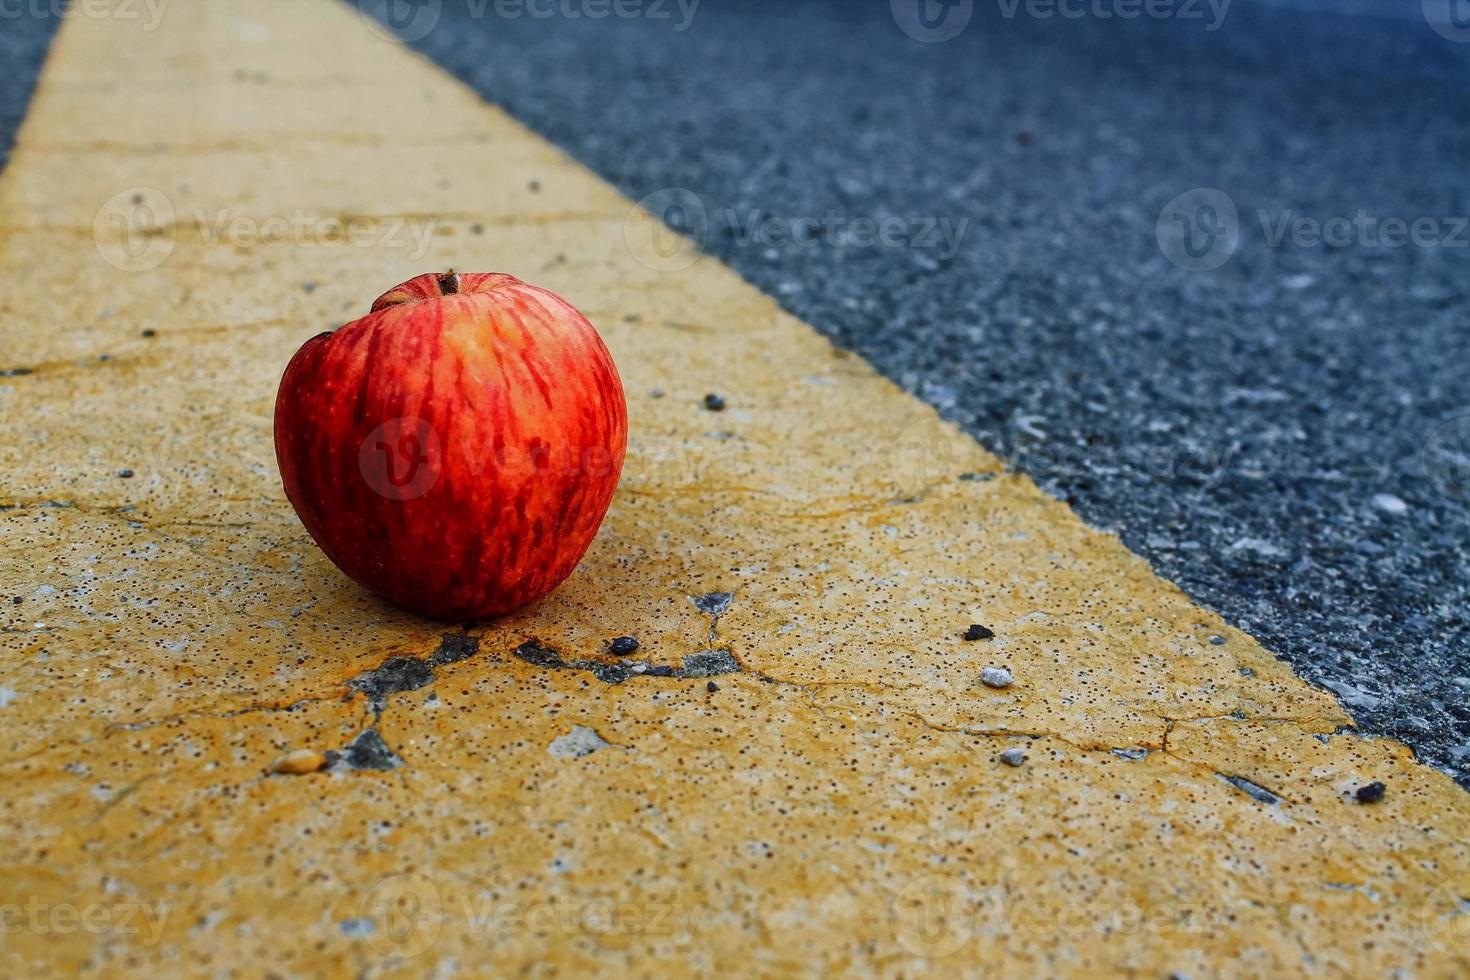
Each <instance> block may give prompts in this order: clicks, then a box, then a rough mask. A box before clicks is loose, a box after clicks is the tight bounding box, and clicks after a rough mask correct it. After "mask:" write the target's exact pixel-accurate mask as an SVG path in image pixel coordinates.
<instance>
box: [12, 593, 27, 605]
mask: <svg viewBox="0 0 1470 980" xmlns="http://www.w3.org/2000/svg"><path fill="white" fill-rule="evenodd" d="M10 601H11V602H13V603H15V604H16V605H17V606H18V605H20V604H21V603H22V602H25V600H24V599H22V598H21V597H20V596H18V595H17V596H11V597H10Z"/></svg>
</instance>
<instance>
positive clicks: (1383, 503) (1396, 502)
mask: <svg viewBox="0 0 1470 980" xmlns="http://www.w3.org/2000/svg"><path fill="white" fill-rule="evenodd" d="M1372 504H1373V506H1374V507H1376V508H1378V509H1379V510H1381V511H1383V513H1385V514H1392V515H1393V516H1395V517H1397V516H1398V515H1400V514H1407V513H1408V512H1409V505H1408V504H1406V503H1404V501H1403V499H1402V498H1400V497H1395V496H1394V495H1393V494H1391V493H1375V494H1374V495H1373V500H1372Z"/></svg>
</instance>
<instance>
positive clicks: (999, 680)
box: [980, 667, 1016, 687]
mask: <svg viewBox="0 0 1470 980" xmlns="http://www.w3.org/2000/svg"><path fill="white" fill-rule="evenodd" d="M980 682H981V683H982V684H984V685H985V686H986V687H1010V686H1011V685H1012V684H1014V683H1015V682H1016V679H1015V678H1014V677H1012V676H1011V672H1010V671H1008V670H1006V669H1005V668H1004V667H986V668H985V669H984V670H982V671H980Z"/></svg>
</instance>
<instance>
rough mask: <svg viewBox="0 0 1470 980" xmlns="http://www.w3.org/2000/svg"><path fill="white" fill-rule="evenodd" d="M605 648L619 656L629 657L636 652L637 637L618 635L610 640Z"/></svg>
mask: <svg viewBox="0 0 1470 980" xmlns="http://www.w3.org/2000/svg"><path fill="white" fill-rule="evenodd" d="M607 648H608V650H610V651H611V652H612V653H614V654H615V655H617V656H619V657H631V656H632V655H633V654H635V653H637V652H638V637H636V636H620V637H618V638H617V639H615V640H613V641H612V642H610V643H609V644H608V645H607Z"/></svg>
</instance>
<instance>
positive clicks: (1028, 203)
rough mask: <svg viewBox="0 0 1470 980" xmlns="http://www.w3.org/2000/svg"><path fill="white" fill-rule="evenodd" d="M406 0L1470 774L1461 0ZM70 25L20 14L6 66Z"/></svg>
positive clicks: (699, 221) (739, 254) (1171, 566)
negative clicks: (1128, 13)
mask: <svg viewBox="0 0 1470 980" xmlns="http://www.w3.org/2000/svg"><path fill="white" fill-rule="evenodd" d="M391 2H392V7H391V9H390V7H389V6H388V5H387V3H386V2H376V0H364V2H363V4H362V6H363V7H364V8H365V9H366V11H367V12H368V13H369V14H375V15H377V16H378V17H380V18H381V19H383V20H385V21H386V22H388V23H391V24H393V25H394V27H395V28H396V29H397V30H398V31H399V33H400V35H401V36H402V37H403V38H404V39H405V40H408V41H409V42H410V43H412V44H413V45H414V46H415V47H417V48H418V49H419V50H420V51H422V52H423V53H424V54H426V55H427V56H429V57H430V58H432V59H433V60H435V61H437V62H438V63H440V64H441V65H443V66H444V67H445V68H447V69H448V70H450V71H452V72H453V73H455V74H456V75H457V76H459V77H460V78H462V79H463V80H465V81H466V82H468V83H469V84H471V85H472V86H474V87H475V88H476V89H477V90H479V91H480V92H481V93H483V94H484V95H485V96H486V97H487V98H491V99H493V100H494V101H497V102H499V103H500V104H502V105H503V106H504V107H505V108H506V109H507V110H509V111H510V112H511V113H512V114H514V115H516V116H517V117H518V118H520V119H522V120H523V121H525V122H526V123H527V124H529V125H530V126H531V127H533V128H534V129H536V130H537V131H539V132H541V133H543V134H545V135H546V136H548V137H549V138H550V139H552V140H554V141H555V142H557V143H558V144H559V145H561V146H563V147H564V148H566V149H567V150H568V151H569V152H570V153H572V154H573V155H574V156H576V157H577V158H578V159H580V160H581V161H583V162H585V163H586V164H588V165H589V166H590V167H592V168H593V169H595V170H597V171H598V172H599V173H601V174H603V175H604V176H605V177H606V178H607V179H609V180H610V181H611V182H612V183H614V184H615V185H616V186H617V187H618V188H619V189H621V190H622V191H624V192H625V193H627V194H629V195H630V196H631V197H633V198H635V199H646V201H647V204H648V206H649V207H650V208H651V209H652V210H654V211H655V212H656V213H660V214H662V215H663V216H664V217H665V218H666V220H668V221H669V222H670V223H671V224H674V225H675V226H677V227H680V228H682V229H683V230H685V231H686V232H687V233H689V234H690V235H692V236H693V237H695V238H696V240H697V241H699V242H700V243H701V245H702V246H703V247H704V249H705V250H706V251H708V252H709V253H711V254H713V255H716V256H718V257H719V258H721V259H722V260H724V261H726V262H728V263H730V264H731V265H732V266H733V267H734V268H735V269H737V270H738V271H739V272H740V273H741V274H742V275H744V276H745V277H746V278H747V279H749V280H750V281H751V282H753V283H754V284H756V285H758V286H759V287H761V288H762V289H764V290H766V291H767V292H769V293H770V294H772V295H773V296H775V297H776V298H778V299H779V301H780V302H781V303H782V304H784V305H785V306H786V307H787V308H788V309H789V310H791V311H792V312H793V313H795V314H797V315H798V316H800V317H802V318H803V319H805V320H807V321H808V322H810V323H812V324H813V325H815V326H816V327H817V328H819V329H820V330H822V331H824V332H826V333H827V334H828V335H830V336H831V337H832V338H833V339H834V340H835V341H836V342H837V343H838V344H840V345H842V346H844V347H847V348H850V349H852V350H854V351H857V352H858V353H860V354H861V355H862V356H863V357H865V358H867V359H868V360H869V361H870V362H872V363H873V364H874V365H875V366H876V367H877V368H878V369H879V370H880V371H882V372H884V373H885V374H887V375H888V376H889V377H891V378H893V379H894V380H895V381H897V382H899V383H900V384H901V385H903V386H904V387H905V388H907V389H908V390H910V391H912V392H914V393H915V394H917V395H919V396H920V397H922V398H924V399H925V400H927V401H929V402H930V403H932V404H934V405H935V406H936V407H937V408H939V409H940V411H941V412H942V413H943V414H944V415H946V416H947V417H949V418H952V419H954V420H956V421H957V422H959V423H961V424H962V425H963V426H965V427H966V428H967V429H968V430H969V431H970V432H971V433H973V434H974V435H975V436H976V437H977V438H978V439H979V440H980V441H981V442H982V443H983V444H984V445H985V446H986V447H987V448H989V449H991V450H992V451H995V452H997V453H998V454H1000V455H1001V456H1003V457H1004V458H1006V459H1007V460H1009V461H1011V463H1012V464H1013V465H1014V466H1015V467H1016V468H1017V469H1019V470H1022V471H1024V472H1026V473H1028V474H1030V475H1031V476H1032V477H1034V478H1035V479H1036V480H1037V481H1038V482H1039V483H1040V484H1042V485H1043V486H1044V487H1046V488H1047V489H1048V490H1050V491H1051V492H1053V493H1054V494H1056V495H1058V496H1060V497H1062V498H1064V499H1066V500H1067V501H1068V502H1069V503H1071V504H1072V505H1073V506H1074V507H1075V508H1077V510H1078V511H1079V512H1080V513H1081V514H1082V515H1083V517H1084V518H1085V519H1086V520H1087V521H1089V522H1090V523H1092V524H1093V525H1094V526H1098V527H1102V528H1107V529H1114V530H1116V531H1117V532H1118V533H1119V534H1120V535H1121V536H1122V538H1123V540H1124V541H1125V542H1126V543H1127V544H1128V546H1129V547H1130V548H1132V549H1133V550H1134V551H1136V552H1138V553H1139V554H1142V555H1144V556H1145V557H1146V558H1148V560H1149V561H1150V562H1151V563H1152V564H1153V565H1154V566H1155V567H1156V568H1157V569H1158V570H1159V571H1160V572H1161V573H1162V574H1163V575H1165V576H1167V577H1168V578H1170V579H1172V580H1173V581H1175V582H1177V583H1178V584H1179V585H1180V586H1181V587H1182V588H1183V589H1184V590H1185V591H1186V592H1188V593H1189V594H1190V595H1191V596H1193V597H1195V598H1196V599H1198V600H1199V601H1201V602H1202V603H1204V604H1205V605H1208V606H1210V607H1212V608H1215V609H1217V610H1219V611H1221V612H1222V613H1223V614H1224V615H1225V616H1226V617H1227V618H1228V619H1230V620H1231V621H1232V622H1233V623H1235V624H1236V625H1238V626H1240V627H1241V628H1243V629H1245V630H1247V631H1249V632H1251V633H1253V634H1254V635H1256V636H1257V637H1259V638H1260V639H1261V640H1262V641H1263V642H1264V643H1265V644H1266V645H1267V646H1268V647H1269V648H1271V649H1272V650H1274V651H1276V652H1278V653H1279V654H1280V655H1281V656H1283V657H1284V658H1286V659H1287V660H1288V661H1289V662H1290V663H1291V664H1292V665H1293V666H1294V667H1295V668H1296V669H1297V670H1298V672H1299V673H1301V674H1302V675H1303V676H1305V677H1306V678H1308V679H1310V680H1312V681H1314V682H1316V683H1319V684H1322V685H1325V686H1327V687H1329V688H1330V689H1332V690H1333V691H1334V692H1336V693H1337V694H1338V696H1339V697H1340V698H1341V699H1342V700H1343V702H1344V703H1345V704H1346V705H1347V706H1348V707H1349V709H1350V710H1351V711H1352V712H1353V714H1354V715H1355V716H1356V717H1357V718H1358V719H1359V721H1360V723H1361V725H1362V727H1363V728H1364V729H1365V730H1366V731H1370V732H1380V733H1389V734H1392V735H1394V736H1395V737H1397V738H1400V739H1403V740H1404V741H1406V742H1408V743H1409V744H1410V745H1412V746H1414V748H1415V749H1416V750H1417V751H1418V752H1419V754H1420V756H1421V757H1422V758H1424V759H1426V760H1427V761H1429V762H1431V763H1433V764H1435V765H1437V766H1439V767H1441V768H1443V769H1445V770H1446V771H1449V772H1451V773H1452V774H1454V775H1455V776H1456V777H1457V778H1458V779H1459V780H1460V781H1461V783H1462V784H1465V783H1467V781H1470V651H1467V649H1466V641H1467V637H1470V629H1467V620H1466V609H1467V602H1470V371H1467V366H1470V228H1467V227H1466V225H1467V218H1466V216H1467V215H1470V194H1467V183H1466V180H1465V175H1466V173H1467V172H1470V100H1467V99H1466V98H1465V92H1466V91H1467V82H1470V17H1465V18H1462V19H1458V20H1457V19H1456V18H1455V15H1456V13H1457V12H1459V13H1462V14H1463V13H1466V12H1465V11H1459V10H1458V8H1457V7H1456V6H1455V5H1454V3H1455V2H1457V0H1443V2H1437V0H1426V2H1425V3H1423V4H1421V3H1420V2H1419V0H1404V2H1387V0H1385V2H1382V3H1372V2H1359V3H1352V4H1333V5H1328V4H1321V5H1303V4H1282V3H1266V2H1263V0H1235V2H1234V3H1226V2H1224V0H1216V2H1215V3H1213V4H1212V3H1210V2H1208V0H1197V2H1196V0H1176V2H1172V3H1166V2H1163V0H1158V2H1156V3H1154V4H1151V5H1149V7H1148V8H1146V11H1154V12H1155V13H1153V14H1150V13H1148V12H1143V13H1140V14H1139V15H1137V16H1134V17H1124V16H1122V13H1123V11H1125V10H1129V9H1138V8H1142V5H1141V4H1140V5H1138V8H1135V7H1132V6H1130V4H1129V0H1087V2H1079V0H1071V2H1068V0H1062V2H1061V3H1055V2H1047V0H1029V2H1028V0H1015V2H1012V0H988V2H953V0H951V2H948V3H944V4H940V3H935V2H933V0H893V2H891V3H890V2H888V0H864V2H861V3H855V2H851V0H829V2H818V0H809V2H801V3H795V2H790V0H782V2H776V0H742V2H740V3H731V2H723V0H703V2H698V3H695V2H693V0H685V2H684V3H679V2H676V0H643V2H638V0H624V2H622V3H618V4H616V5H612V4H608V5H604V6H599V5H598V4H597V3H596V2H595V0H594V2H586V0H556V2H554V3H553V2H550V0H547V2H543V3H535V2H528V3H525V4H505V3H496V2H493V0H491V2H469V0H439V2H435V0H417V2H408V0H391ZM1441 8H1442V9H1441ZM597 10H602V11H604V13H605V16H603V17H601V18H597V19H594V17H593V16H592V14H593V12H595V11H597ZM54 20H55V18H54V17H53V18H45V17H42V18H39V19H31V20H30V21H29V22H27V21H24V20H22V21H15V20H11V21H7V22H6V23H5V24H4V32H5V37H4V41H3V43H4V45H5V53H4V57H5V61H6V63H7V65H10V66H12V71H11V73H10V74H11V77H12V79H13V80H14V79H16V78H17V77H18V76H25V75H28V74H30V73H32V72H33V71H34V68H35V66H36V65H37V64H38V60H39V52H40V50H41V47H42V45H43V44H44V39H45V37H46V36H47V33H48V31H49V30H50V27H51V26H54V23H53V24H50V25H49V26H48V23H47V21H53V22H54ZM28 84H29V83H28V82H26V83H25V84H16V83H14V82H13V83H12V86H11V87H10V88H8V89H7V91H6V92H5V94H4V96H3V99H0V119H3V121H4V122H5V124H6V125H7V127H8V126H11V125H13V124H14V122H15V120H16V119H18V117H19V114H20V112H21V110H22V108H23V106H24V102H25V99H26V97H27V95H26V92H27V91H28ZM384 124H385V126H386V125H390V124H391V121H389V120H385V121H384ZM9 135H10V134H9V133H8V132H7V133H6V139H7V145H8V138H9ZM406 179H411V176H409V177H407V178H406ZM471 203H472V202H471ZM731 397H733V398H738V392H736V393H731ZM792 452H801V447H800V446H793V447H792Z"/></svg>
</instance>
